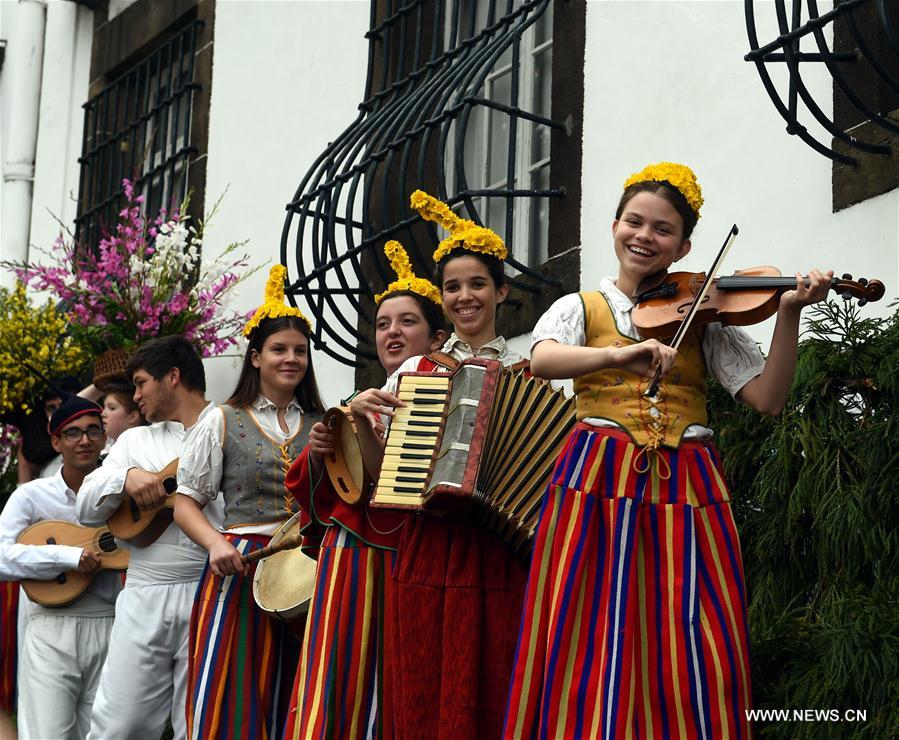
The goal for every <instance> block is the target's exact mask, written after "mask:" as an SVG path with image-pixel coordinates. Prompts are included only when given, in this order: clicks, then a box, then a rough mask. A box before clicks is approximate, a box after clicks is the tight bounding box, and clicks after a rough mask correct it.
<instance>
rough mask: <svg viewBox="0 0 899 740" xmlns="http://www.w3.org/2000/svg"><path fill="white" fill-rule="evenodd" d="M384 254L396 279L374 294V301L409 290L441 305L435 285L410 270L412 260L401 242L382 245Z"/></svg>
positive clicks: (392, 241) (377, 301)
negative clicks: (385, 288) (382, 290)
mask: <svg viewBox="0 0 899 740" xmlns="http://www.w3.org/2000/svg"><path fill="white" fill-rule="evenodd" d="M384 254H386V255H387V259H389V260H390V266H391V267H392V268H393V270H394V272H396V277H397V279H396V280H394V281H393V282H392V283H390V285H388V286H387V290H385V291H384V292H383V293H378V295H376V296H375V303H377V304H380V303H381V301H383V300H384V299H385V298H386V297H387V296H389V295H390V294H391V293H396V292H397V291H400V290H411V291H412V292H413V293H418V295H420V296H422V297H423V298H427V299H428V300H429V301H434V303H436V304H437V305H438V306H442V305H443V301H442V300H441V298H440V291H439V290H437V286H436V285H434V283H432V282H431V281H430V280H425V278H420V277H417V276H416V275H415V272H414V271H413V270H412V262H411V261H410V260H409V255H408V254H406V250H405V248H404V247H403V245H402V244H400V243H399V242H398V241H395V240H391V241H389V242H387V244H385V245H384Z"/></svg>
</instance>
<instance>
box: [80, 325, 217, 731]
mask: <svg viewBox="0 0 899 740" xmlns="http://www.w3.org/2000/svg"><path fill="white" fill-rule="evenodd" d="M126 372H127V375H128V377H129V378H130V379H131V380H132V382H133V383H134V386H135V392H134V400H135V401H136V402H137V404H138V407H139V409H140V411H141V413H142V414H143V415H144V416H145V417H146V418H147V420H148V421H149V422H151V423H150V426H139V427H135V428H133V429H129V430H127V431H125V432H123V433H122V435H121V436H120V437H119V438H118V440H117V441H116V443H115V445H114V446H113V447H112V450H111V451H110V453H109V456H108V457H107V458H106V460H105V461H104V463H103V466H102V467H100V468H99V469H98V470H96V471H95V472H94V473H93V474H92V475H90V476H88V478H87V480H85V482H84V487H83V489H82V491H81V495H80V496H79V497H78V507H77V509H78V519H79V521H80V522H81V523H82V524H90V525H92V526H96V525H99V524H104V523H105V522H106V520H107V519H109V518H110V517H111V516H112V515H113V514H115V513H116V512H117V511H118V509H119V507H120V506H122V504H123V502H124V503H126V504H127V502H128V499H129V498H130V499H131V500H133V501H134V502H135V504H136V506H137V507H138V509H139V510H141V511H146V510H149V509H152V508H153V507H158V506H159V505H160V504H161V503H163V502H164V501H165V500H166V491H165V488H164V487H163V483H162V480H161V478H162V476H160V475H158V474H157V473H158V472H159V471H162V470H163V469H165V468H167V467H169V464H170V463H171V462H172V461H173V460H175V459H177V458H178V457H179V455H180V454H181V447H182V441H183V439H184V436H185V430H186V429H189V428H190V427H192V426H194V425H195V424H196V423H197V422H198V421H199V420H200V419H203V418H204V417H205V416H206V415H207V414H209V413H210V412H212V411H213V410H214V409H215V405H214V404H211V403H208V402H207V401H206V396H205V393H206V374H205V372H204V370H203V361H202V360H201V359H200V356H199V354H197V350H196V349H195V348H194V347H193V345H192V344H191V343H190V342H189V341H188V340H187V339H185V338H184V337H179V336H169V337H160V338H158V339H152V340H150V341H149V342H147V343H146V344H143V345H142V346H141V347H139V348H138V350H137V351H136V352H135V353H134V355H133V356H132V357H131V360H130V361H129V363H128V367H127V370H126ZM205 513H206V515H207V516H208V517H209V518H210V520H214V521H216V523H218V522H220V521H221V518H222V511H221V508H220V507H218V506H215V505H213V506H209V507H207V508H206V510H205ZM205 556H206V553H205V552H204V551H203V550H201V549H200V548H199V547H197V546H196V545H195V544H194V543H193V542H192V541H191V540H190V539H189V538H188V537H187V535H185V534H184V533H183V532H182V531H181V530H180V529H179V527H178V525H177V524H174V523H172V524H169V525H168V526H167V527H166V528H165V529H164V530H163V531H162V533H161V534H160V535H159V537H158V539H156V540H155V541H154V542H153V543H152V544H150V545H149V546H146V547H132V548H131V560H130V562H129V564H128V573H127V578H126V586H125V589H124V591H123V592H122V595H121V596H120V598H119V603H118V605H117V608H116V620H115V626H114V627H113V630H112V634H111V635H110V638H109V645H110V650H109V659H108V660H107V661H106V664H105V666H104V667H103V676H102V678H101V680H100V686H99V689H98V691H97V701H96V703H95V705H94V712H93V716H92V718H91V730H90V737H92V738H102V739H103V740H105V739H106V738H119V737H122V738H124V737H141V738H143V737H147V738H158V737H160V735H162V732H163V729H164V728H165V723H166V719H167V718H169V717H171V722H172V727H173V729H174V737H175V738H176V740H177V739H178V738H184V737H185V729H186V721H185V704H186V696H187V661H188V655H187V648H188V625H189V622H190V613H191V609H192V607H193V597H194V591H196V588H197V581H198V580H199V578H200V573H201V571H202V569H203V562H204V561H205Z"/></svg>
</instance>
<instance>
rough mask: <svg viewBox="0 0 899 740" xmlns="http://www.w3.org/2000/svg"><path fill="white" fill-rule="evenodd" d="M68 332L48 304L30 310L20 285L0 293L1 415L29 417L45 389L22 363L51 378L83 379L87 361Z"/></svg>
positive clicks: (62, 316)
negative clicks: (82, 373)
mask: <svg viewBox="0 0 899 740" xmlns="http://www.w3.org/2000/svg"><path fill="white" fill-rule="evenodd" d="M70 329H71V325H70V323H69V321H68V320H67V318H66V316H65V314H63V313H61V312H60V311H58V310H57V309H56V307H55V306H54V305H53V303H52V302H50V301H48V302H47V303H45V304H44V305H43V306H35V305H33V304H32V302H31V300H30V299H29V298H28V296H27V295H26V294H25V285H24V283H21V282H20V283H18V284H17V285H16V287H15V289H14V290H7V289H5V288H0V414H2V415H9V414H11V413H13V412H23V413H25V414H28V413H30V412H31V410H32V406H33V402H34V399H35V398H36V397H39V396H40V395H41V394H42V393H43V391H44V390H45V386H44V381H43V380H41V378H39V377H38V376H37V375H36V374H35V373H33V372H32V371H31V370H30V369H29V368H28V367H27V366H26V363H27V365H30V366H32V367H34V368H36V369H37V370H39V371H40V372H41V373H43V374H44V375H46V376H47V377H50V378H58V377H62V376H66V375H69V376H78V375H80V374H81V372H82V371H83V370H84V368H85V367H86V366H87V365H88V363H89V362H90V359H91V358H90V355H89V354H88V352H87V351H86V350H85V349H84V347H83V346H82V345H80V344H79V343H78V342H77V341H76V340H75V339H74V338H73V337H72V336H71V332H70Z"/></svg>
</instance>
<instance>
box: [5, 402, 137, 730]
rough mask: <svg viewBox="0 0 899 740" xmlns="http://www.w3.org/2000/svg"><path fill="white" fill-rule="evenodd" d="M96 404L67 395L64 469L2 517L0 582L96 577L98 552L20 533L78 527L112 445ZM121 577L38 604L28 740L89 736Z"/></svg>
mask: <svg viewBox="0 0 899 740" xmlns="http://www.w3.org/2000/svg"><path fill="white" fill-rule="evenodd" d="M102 411H103V410H102V409H101V408H100V407H99V406H98V405H97V404H96V403H94V402H93V401H89V400H87V399H85V398H80V397H78V396H70V397H68V398H67V399H66V400H65V401H64V402H63V403H62V405H61V406H60V407H59V408H58V409H56V410H55V411H54V412H53V414H52V416H51V417H50V424H49V432H50V442H51V444H52V445H53V449H54V450H56V451H57V452H58V453H59V454H60V455H61V457H62V461H63V462H62V468H61V469H60V470H59V472H57V473H56V474H55V475H53V476H51V477H49V478H39V479H37V480H33V481H31V482H29V483H25V484H23V485H22V486H20V487H19V488H18V489H17V490H16V491H15V492H14V493H13V494H12V496H10V498H9V501H8V502H7V504H6V506H5V507H4V509H3V513H2V514H0V579H2V580H20V579H23V578H36V579H39V580H51V579H54V578H56V577H57V576H58V575H59V574H60V573H62V572H64V571H67V570H76V569H77V570H80V571H82V572H84V573H92V572H94V571H96V570H97V569H98V568H99V566H100V560H99V558H98V555H97V553H94V552H92V551H91V550H89V549H88V548H81V547H70V546H67V545H20V544H18V543H17V542H16V540H17V539H18V538H19V536H20V535H21V533H22V532H23V531H24V530H25V529H27V528H28V527H30V526H31V525H32V524H37V523H38V522H41V521H44V520H46V519H62V520H65V521H69V522H73V523H77V520H76V518H75V501H76V497H77V495H78V491H79V490H80V488H81V484H82V482H83V481H84V478H85V476H86V475H87V474H88V473H90V472H91V471H92V470H94V468H96V467H97V460H98V458H99V456H100V452H101V451H102V450H103V447H104V445H105V444H106V433H105V432H104V431H103V422H102V419H101V417H100V415H101V413H102ZM121 587H122V584H121V578H120V574H118V573H115V572H112V571H109V572H104V573H99V574H97V577H96V578H95V579H94V581H93V583H92V584H91V585H90V586H89V587H88V588H87V590H86V591H85V593H84V594H83V595H82V596H80V597H79V598H78V599H76V600H75V601H74V602H72V603H71V604H68V605H66V606H64V607H56V608H49V607H43V606H40V605H38V604H34V605H32V607H31V608H30V613H29V616H28V627H27V630H26V633H25V639H24V641H23V644H22V653H21V655H20V656H19V660H20V663H19V698H18V708H17V721H18V727H19V735H20V736H21V737H41V738H44V737H46V738H50V737H67V738H83V737H85V735H86V734H87V731H88V728H89V726H90V715H91V708H92V705H93V701H94V695H95V693H96V690H97V683H98V681H99V678H100V670H101V669H102V667H103V663H104V661H105V659H106V650H107V645H108V640H109V631H110V629H111V628H112V623H113V617H114V615H115V600H116V597H117V596H118V593H119V591H120V590H121Z"/></svg>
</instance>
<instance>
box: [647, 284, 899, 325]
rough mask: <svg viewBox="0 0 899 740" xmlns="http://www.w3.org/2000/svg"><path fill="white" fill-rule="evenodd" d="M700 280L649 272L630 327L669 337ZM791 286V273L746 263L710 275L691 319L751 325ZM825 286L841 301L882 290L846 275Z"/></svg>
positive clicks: (866, 298)
mask: <svg viewBox="0 0 899 740" xmlns="http://www.w3.org/2000/svg"><path fill="white" fill-rule="evenodd" d="M705 283H706V273H704V272H672V273H667V272H664V271H662V272H659V273H656V274H655V275H650V276H649V277H648V278H646V279H645V280H644V281H643V282H641V283H640V285H639V286H638V287H637V295H636V296H635V298H634V304H635V305H634V310H633V313H632V314H631V317H632V319H633V322H634V326H635V327H636V328H637V329H638V330H639V332H640V334H641V335H643V336H644V337H646V338H653V339H668V338H670V337H673V336H674V335H675V334H676V333H677V331H678V329H679V327H680V326H681V323H682V321H683V319H684V316H685V315H686V314H687V312H688V311H689V310H690V308H691V306H692V305H693V303H694V300H695V298H696V296H697V294H698V293H699V292H700V291H701V289H702V288H703V286H704V285H705ZM805 284H806V285H808V279H806V281H805ZM795 287H796V278H795V277H783V276H782V275H781V272H780V270H778V269H777V268H776V267H752V268H750V269H748V270H737V271H736V272H735V273H734V274H733V275H728V276H722V277H716V278H712V280H711V284H710V287H709V289H708V292H707V294H706V295H705V296H704V297H703V298H702V300H701V302H700V304H699V306H698V307H697V308H696V313H695V316H693V323H698V324H707V323H711V322H714V321H720V322H721V323H722V324H732V325H734V326H748V325H750V324H757V323H759V322H760V321H764V320H765V319H767V318H769V317H771V316H773V315H774V314H775V313H777V307H778V304H779V302H780V296H781V294H782V293H783V292H784V291H787V290H792V289H794V288H795ZM830 288H831V290H833V291H834V292H836V293H837V294H838V295H840V296H842V297H843V299H844V300H850V299H852V298H857V299H858V305H860V306H863V305H865V304H866V303H869V302H871V301H878V300H880V299H881V298H883V295H884V292H885V289H884V285H883V283H882V282H881V281H880V280H866V279H865V278H859V279H858V280H853V279H852V275H849V274H844V275H843V276H842V277H841V278H832V279H831V285H830Z"/></svg>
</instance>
